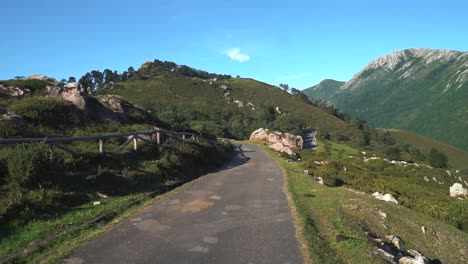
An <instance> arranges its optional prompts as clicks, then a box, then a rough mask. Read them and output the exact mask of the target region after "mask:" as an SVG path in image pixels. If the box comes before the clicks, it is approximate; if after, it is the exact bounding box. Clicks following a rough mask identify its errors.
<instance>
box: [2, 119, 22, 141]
mask: <svg viewBox="0 0 468 264" xmlns="http://www.w3.org/2000/svg"><path fill="white" fill-rule="evenodd" d="M17 134H18V129H16V128H15V127H13V126H11V125H10V124H9V123H8V122H7V121H6V120H0V137H1V138H10V137H14V136H16V135H17Z"/></svg>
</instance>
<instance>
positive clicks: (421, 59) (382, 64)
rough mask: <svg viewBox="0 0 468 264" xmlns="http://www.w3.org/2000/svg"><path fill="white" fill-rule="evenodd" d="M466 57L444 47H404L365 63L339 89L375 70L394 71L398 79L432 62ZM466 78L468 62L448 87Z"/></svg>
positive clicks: (466, 56) (418, 70)
mask: <svg viewBox="0 0 468 264" xmlns="http://www.w3.org/2000/svg"><path fill="white" fill-rule="evenodd" d="M466 58H468V52H461V51H456V50H445V49H428V48H420V49H406V50H400V51H395V52H392V53H390V54H387V55H384V56H382V57H379V58H377V59H375V60H373V61H371V62H370V63H369V64H367V65H366V66H365V67H364V68H363V69H361V71H359V72H358V73H357V74H356V75H354V76H353V78H352V79H351V80H350V81H349V82H347V83H346V84H345V85H343V86H342V87H341V88H340V90H346V89H348V88H350V87H352V86H355V84H356V83H357V82H362V81H366V80H368V79H369V78H374V77H375V76H372V75H373V74H372V73H374V72H375V71H376V70H383V71H385V72H396V73H398V74H399V75H400V77H399V78H400V79H405V78H412V77H413V76H415V75H417V74H418V73H419V72H420V71H421V70H423V69H425V68H428V67H431V66H432V65H433V64H448V63H450V62H454V61H462V60H464V59H466ZM467 80H468V62H466V63H465V64H463V65H462V67H461V68H460V71H459V72H457V77H456V78H455V79H454V80H453V81H452V83H450V84H449V86H448V88H450V87H452V86H453V85H454V84H456V85H455V86H457V87H459V86H460V85H461V84H463V83H464V82H465V81H467Z"/></svg>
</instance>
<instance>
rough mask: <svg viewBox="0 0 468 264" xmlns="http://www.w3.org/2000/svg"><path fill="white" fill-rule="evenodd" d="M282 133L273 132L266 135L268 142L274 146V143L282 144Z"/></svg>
mask: <svg viewBox="0 0 468 264" xmlns="http://www.w3.org/2000/svg"><path fill="white" fill-rule="evenodd" d="M281 136H282V133H281V132H276V131H275V132H273V133H271V134H269V135H268V142H270V143H272V144H275V143H282V137H281Z"/></svg>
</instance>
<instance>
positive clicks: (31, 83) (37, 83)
mask: <svg viewBox="0 0 468 264" xmlns="http://www.w3.org/2000/svg"><path fill="white" fill-rule="evenodd" d="M3 85H4V86H14V87H18V88H21V89H29V90H30V91H31V93H33V94H37V93H39V92H41V91H43V90H45V88H46V86H47V85H48V83H47V81H43V80H8V81H4V82H3Z"/></svg>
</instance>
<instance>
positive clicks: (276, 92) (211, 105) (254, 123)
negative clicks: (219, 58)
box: [99, 62, 356, 138]
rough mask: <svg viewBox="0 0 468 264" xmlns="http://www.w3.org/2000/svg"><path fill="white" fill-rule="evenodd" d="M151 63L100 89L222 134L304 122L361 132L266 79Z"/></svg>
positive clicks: (238, 135) (174, 119)
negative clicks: (195, 73) (204, 74)
mask: <svg viewBox="0 0 468 264" xmlns="http://www.w3.org/2000/svg"><path fill="white" fill-rule="evenodd" d="M158 63H159V62H158ZM153 64H154V63H153ZM150 66H151V64H148V63H145V64H144V65H142V67H141V68H140V69H139V70H138V72H139V74H140V76H139V78H133V79H130V80H127V81H124V82H120V83H118V84H116V85H114V87H113V88H112V89H111V88H110V87H103V88H101V89H99V93H104V94H106V93H112V94H118V95H121V96H123V97H124V98H126V99H128V100H129V101H131V102H133V103H135V104H138V105H140V106H142V107H143V108H144V109H147V110H150V111H151V112H152V113H154V114H155V115H156V116H158V118H161V119H162V120H164V121H167V122H170V123H180V124H184V123H188V124H190V125H191V126H192V127H195V128H196V127H203V129H207V130H208V132H211V133H215V134H217V135H218V136H225V137H235V138H246V137H247V136H248V135H250V133H251V132H252V131H253V130H255V129H257V128H259V127H271V128H277V129H279V128H282V129H283V130H285V131H291V132H293V131H294V130H296V132H297V129H298V128H299V127H303V126H310V127H313V128H317V129H318V130H319V131H320V132H324V131H327V132H332V134H334V135H337V136H340V135H343V136H345V137H347V138H351V137H353V135H355V133H356V130H355V129H354V128H352V127H351V126H350V125H349V124H347V123H346V122H344V121H342V120H340V119H338V118H337V117H335V116H333V115H330V114H328V113H326V112H324V111H322V110H320V109H319V108H317V107H315V106H312V105H310V104H307V103H306V102H304V101H303V100H301V98H299V97H297V96H293V95H291V94H289V93H286V92H284V91H282V90H281V89H278V88H277V87H274V86H271V85H268V84H266V83H262V82H259V81H256V80H253V79H246V78H200V77H191V76H187V75H181V74H177V73H176V71H175V70H161V69H158V70H154V69H156V68H157V67H154V66H151V67H150ZM148 68H152V69H153V70H148Z"/></svg>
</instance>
